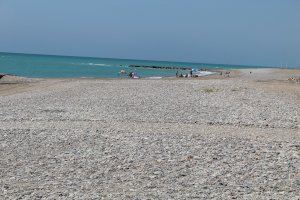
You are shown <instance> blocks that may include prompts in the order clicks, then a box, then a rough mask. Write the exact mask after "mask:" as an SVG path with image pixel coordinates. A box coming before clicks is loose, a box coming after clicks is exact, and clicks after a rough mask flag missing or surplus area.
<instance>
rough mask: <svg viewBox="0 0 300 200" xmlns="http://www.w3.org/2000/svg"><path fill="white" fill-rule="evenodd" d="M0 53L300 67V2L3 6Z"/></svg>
mask: <svg viewBox="0 0 300 200" xmlns="http://www.w3.org/2000/svg"><path fill="white" fill-rule="evenodd" d="M0 51H4V52H23V53H41V54H59V55H81V56H96V57H113V58H133V59H154V60H177V61H192V62H209V63H228V64H250V65H280V63H284V64H285V63H288V65H289V66H300V1H299V0H185V1H184V0H0Z"/></svg>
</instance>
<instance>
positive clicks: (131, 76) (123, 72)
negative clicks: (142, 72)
mask: <svg viewBox="0 0 300 200" xmlns="http://www.w3.org/2000/svg"><path fill="white" fill-rule="evenodd" d="M119 74H120V75H126V74H127V73H126V71H125V70H124V69H122V70H121V71H120V72H119ZM128 76H129V78H132V79H138V78H139V76H138V75H137V73H136V72H129V74H128Z"/></svg>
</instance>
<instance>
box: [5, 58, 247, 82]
mask: <svg viewBox="0 0 300 200" xmlns="http://www.w3.org/2000/svg"><path fill="white" fill-rule="evenodd" d="M129 65H144V66H177V67H190V68H194V69H201V68H206V69H218V68H222V69H229V68H236V69H237V68H249V66H237V65H220V64H205V63H186V62H167V61H148V60H129V59H111V58H90V57H72V56H49V55H33V54H14V53H0V73H7V74H13V75H18V76H25V77H32V78H76V77H98V78H118V77H121V75H120V74H119V72H120V70H122V69H123V70H125V71H126V72H127V73H129V72H135V73H137V74H138V75H139V76H140V77H167V76H175V74H176V71H177V70H168V69H151V68H131V67H128V66H129ZM251 68H253V67H251ZM179 73H183V74H184V73H188V72H187V71H179ZM124 77H126V76H124Z"/></svg>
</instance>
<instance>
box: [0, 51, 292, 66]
mask: <svg viewBox="0 0 300 200" xmlns="http://www.w3.org/2000/svg"><path fill="white" fill-rule="evenodd" d="M0 53H7V54H20V55H34V56H56V57H77V58H93V59H116V60H136V61H152V62H177V63H183V64H184V63H190V64H207V65H227V66H228V65H232V66H243V67H266V68H272V67H275V68H279V67H280V66H277V67H276V66H270V65H247V64H232V63H229V64H226V63H209V62H208V63H206V62H204V63H201V62H190V61H178V60H177V61H175V60H173V61H171V60H148V59H134V58H114V57H107V58H104V57H95V56H78V55H57V54H41V53H23V52H22V53H20V52H4V51H0ZM289 68H290V67H289ZM294 68H297V67H294Z"/></svg>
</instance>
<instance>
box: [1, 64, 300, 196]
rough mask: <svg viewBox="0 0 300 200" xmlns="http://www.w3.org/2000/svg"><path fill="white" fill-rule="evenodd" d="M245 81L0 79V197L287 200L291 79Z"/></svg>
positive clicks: (298, 126)
mask: <svg viewBox="0 0 300 200" xmlns="http://www.w3.org/2000/svg"><path fill="white" fill-rule="evenodd" d="M251 72H252V73H251V74H250V71H249V70H241V71H239V72H236V71H235V73H233V76H232V77H230V78H224V77H217V76H215V77H213V78H210V79H207V78H199V79H184V78H183V79H161V80H146V79H144V80H101V79H61V80H59V79H49V80H33V82H32V81H30V83H28V82H26V83H21V82H19V83H17V85H14V86H12V85H10V84H8V82H9V80H6V84H2V85H1V81H0V106H1V108H0V199H234V198H235V199H299V198H300V196H299V191H300V162H299V161H300V106H299V105H300V90H299V88H300V84H297V83H294V82H289V81H287V79H288V78H289V77H291V76H299V75H300V72H299V70H277V69H251ZM2 81H3V80H2ZM7 81H8V82H7Z"/></svg>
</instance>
